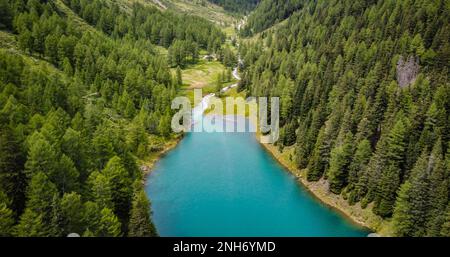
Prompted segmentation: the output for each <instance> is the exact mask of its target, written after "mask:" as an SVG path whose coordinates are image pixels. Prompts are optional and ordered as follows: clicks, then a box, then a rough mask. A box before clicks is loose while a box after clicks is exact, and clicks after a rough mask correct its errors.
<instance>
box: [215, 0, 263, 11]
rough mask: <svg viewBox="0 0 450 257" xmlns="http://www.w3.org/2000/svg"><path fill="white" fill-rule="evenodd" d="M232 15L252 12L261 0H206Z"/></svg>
mask: <svg viewBox="0 0 450 257" xmlns="http://www.w3.org/2000/svg"><path fill="white" fill-rule="evenodd" d="M208 1H209V2H211V3H214V4H217V5H220V6H222V7H223V8H224V9H225V10H227V11H230V12H234V13H247V12H249V11H251V10H253V9H254V8H255V7H256V5H258V3H259V2H260V1H261V0H208Z"/></svg>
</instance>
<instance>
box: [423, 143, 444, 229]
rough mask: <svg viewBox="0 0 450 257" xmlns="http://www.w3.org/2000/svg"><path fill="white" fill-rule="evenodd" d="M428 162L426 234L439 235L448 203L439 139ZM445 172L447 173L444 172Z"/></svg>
mask: <svg viewBox="0 0 450 257" xmlns="http://www.w3.org/2000/svg"><path fill="white" fill-rule="evenodd" d="M429 164H430V165H432V170H431V174H430V175H429V181H430V184H429V192H428V195H429V197H428V209H427V212H428V215H427V223H426V226H425V227H426V230H427V233H426V235H427V236H439V235H440V231H441V228H442V225H443V223H444V221H445V211H446V205H447V203H448V200H449V198H448V188H449V181H448V171H446V167H445V163H444V160H443V153H442V141H441V140H440V139H439V140H437V141H436V144H435V146H434V148H433V151H432V153H431V156H430V161H429ZM446 173H447V174H446Z"/></svg>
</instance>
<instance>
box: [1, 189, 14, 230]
mask: <svg viewBox="0 0 450 257" xmlns="http://www.w3.org/2000/svg"><path fill="white" fill-rule="evenodd" d="M10 204H11V202H10V201H9V200H8V199H7V196H6V194H4V193H3V192H1V191H0V237H6V236H11V235H12V232H13V226H14V213H13V211H12V210H11V209H10V208H9V205H10Z"/></svg>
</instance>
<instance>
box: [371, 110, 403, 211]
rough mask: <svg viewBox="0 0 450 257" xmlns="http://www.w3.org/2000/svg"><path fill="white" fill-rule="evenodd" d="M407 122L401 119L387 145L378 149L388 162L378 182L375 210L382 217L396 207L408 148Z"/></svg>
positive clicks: (390, 135) (388, 138)
mask: <svg viewBox="0 0 450 257" xmlns="http://www.w3.org/2000/svg"><path fill="white" fill-rule="evenodd" d="M406 133H407V131H406V128H405V123H404V122H403V120H402V119H399V120H398V121H397V122H396V124H395V125H394V127H393V128H392V130H391V131H390V132H389V135H388V137H387V140H386V146H385V148H384V147H381V148H380V149H378V150H377V151H378V153H381V154H382V155H385V157H384V158H385V160H386V164H385V166H382V167H383V169H382V171H381V177H380V178H379V183H377V185H376V186H377V191H378V192H377V195H376V196H375V205H374V208H373V211H374V213H375V214H377V215H379V216H381V217H389V216H391V215H392V211H393V209H394V204H395V199H396V192H397V189H398V187H399V186H400V178H401V176H402V170H401V167H403V164H404V154H405V150H406V144H405V138H406Z"/></svg>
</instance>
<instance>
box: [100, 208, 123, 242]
mask: <svg viewBox="0 0 450 257" xmlns="http://www.w3.org/2000/svg"><path fill="white" fill-rule="evenodd" d="M120 227H121V224H120V221H119V219H118V218H117V217H116V215H114V213H113V212H112V211H111V210H110V209H108V208H104V209H103V210H102V211H101V218H100V222H99V231H98V232H97V234H96V236H100V237H119V236H121V235H122V232H121V229H120Z"/></svg>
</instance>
